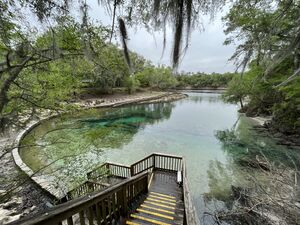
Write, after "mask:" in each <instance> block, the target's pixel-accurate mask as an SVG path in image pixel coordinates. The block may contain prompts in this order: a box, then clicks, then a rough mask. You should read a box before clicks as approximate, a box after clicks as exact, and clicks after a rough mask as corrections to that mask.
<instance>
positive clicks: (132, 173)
mask: <svg viewBox="0 0 300 225" xmlns="http://www.w3.org/2000/svg"><path fill="white" fill-rule="evenodd" d="M130 176H131V177H133V176H134V166H130Z"/></svg>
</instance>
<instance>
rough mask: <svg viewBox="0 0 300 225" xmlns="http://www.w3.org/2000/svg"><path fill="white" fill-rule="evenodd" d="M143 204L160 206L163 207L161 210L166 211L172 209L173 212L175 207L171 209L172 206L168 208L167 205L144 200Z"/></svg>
mask: <svg viewBox="0 0 300 225" xmlns="http://www.w3.org/2000/svg"><path fill="white" fill-rule="evenodd" d="M144 203H147V204H151V205H155V206H160V207H163V208H166V209H173V210H175V207H172V206H169V205H163V204H159V203H156V202H152V201H147V200H145V201H144Z"/></svg>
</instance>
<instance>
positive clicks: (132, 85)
mask: <svg viewBox="0 0 300 225" xmlns="http://www.w3.org/2000/svg"><path fill="white" fill-rule="evenodd" d="M139 86H140V82H139V80H138V79H137V78H136V77H135V76H129V77H127V78H126V79H125V87H126V88H127V91H128V93H129V94H132V93H134V92H135V91H136V89H137V88H138V87H139Z"/></svg>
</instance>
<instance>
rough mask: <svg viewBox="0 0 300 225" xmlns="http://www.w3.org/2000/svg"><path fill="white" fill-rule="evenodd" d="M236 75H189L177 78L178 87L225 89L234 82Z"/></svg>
mask: <svg viewBox="0 0 300 225" xmlns="http://www.w3.org/2000/svg"><path fill="white" fill-rule="evenodd" d="M234 75H235V73H224V74H220V73H212V74H205V73H188V74H182V75H180V76H178V77H177V80H178V85H177V86H178V87H190V88H196V89H197V88H204V87H209V88H225V87H227V85H228V83H229V82H230V81H231V80H232V78H233V76H234Z"/></svg>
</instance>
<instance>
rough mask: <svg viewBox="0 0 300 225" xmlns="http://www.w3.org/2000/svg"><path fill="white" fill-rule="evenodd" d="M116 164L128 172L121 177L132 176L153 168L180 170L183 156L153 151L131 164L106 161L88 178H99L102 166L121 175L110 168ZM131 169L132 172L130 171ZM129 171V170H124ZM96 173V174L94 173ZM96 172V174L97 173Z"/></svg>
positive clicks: (110, 172) (109, 171)
mask: <svg viewBox="0 0 300 225" xmlns="http://www.w3.org/2000/svg"><path fill="white" fill-rule="evenodd" d="M113 166H116V167H118V168H119V169H120V170H121V171H123V172H122V173H123V174H125V175H126V174H127V175H128V176H124V175H123V176H120V177H124V178H125V177H126V178H127V177H130V176H134V175H137V174H139V173H142V172H143V171H151V170H152V169H164V170H169V171H179V170H181V167H182V157H181V156H176V155H170V154H165V153H153V154H151V155H148V156H146V157H145V158H143V159H141V160H139V161H137V162H135V163H133V164H132V165H130V166H126V165H122V164H116V163H105V164H102V165H100V166H99V167H97V168H95V169H94V170H92V171H91V172H89V173H88V174H87V176H88V178H89V179H91V178H93V179H95V178H97V171H99V170H101V169H102V168H106V169H107V170H108V173H109V174H110V175H114V176H119V175H117V174H116V172H115V171H112V170H111V169H110V168H111V167H113ZM129 170H130V174H128V171H129ZM124 171H127V172H124ZM93 174H94V175H93ZM95 174H96V175H95Z"/></svg>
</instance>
